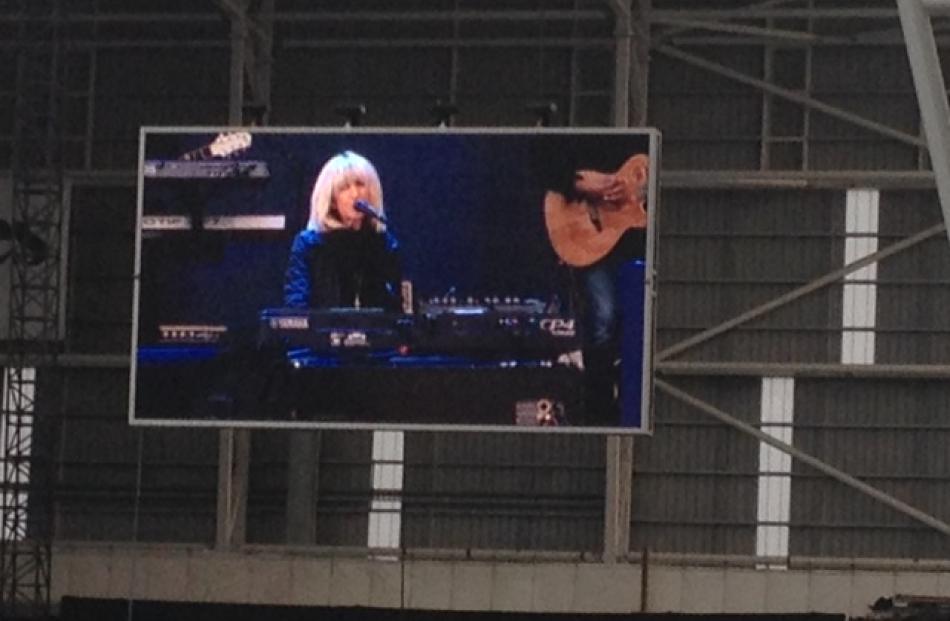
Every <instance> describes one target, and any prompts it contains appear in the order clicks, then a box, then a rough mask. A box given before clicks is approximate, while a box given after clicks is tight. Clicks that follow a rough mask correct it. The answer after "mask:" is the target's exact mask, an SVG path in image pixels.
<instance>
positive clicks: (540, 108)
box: [525, 101, 557, 127]
mask: <svg viewBox="0 0 950 621" xmlns="http://www.w3.org/2000/svg"><path fill="white" fill-rule="evenodd" d="M525 110H527V111H528V112H531V113H532V114H534V117H535V120H534V124H535V126H536V127H550V126H551V125H553V124H554V117H555V115H556V114H557V104H556V103H554V102H553V101H541V102H532V103H529V104H528V105H527V106H525Z"/></svg>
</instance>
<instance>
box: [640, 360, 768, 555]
mask: <svg viewBox="0 0 950 621" xmlns="http://www.w3.org/2000/svg"><path fill="white" fill-rule="evenodd" d="M675 383H676V385H677V386H678V387H680V388H682V389H683V390H687V391H689V392H690V393H692V394H695V395H696V396H697V397H699V398H701V399H704V400H706V401H709V402H710V403H713V404H715V405H716V406H717V407H719V408H722V409H724V410H726V411H728V412H731V413H733V414H734V415H736V416H737V417H739V418H740V419H742V420H744V421H746V422H749V423H754V422H755V421H757V420H758V391H759V383H758V381H756V380H752V379H735V378H732V379H722V378H712V379H689V380H687V379H683V378H678V379H676V381H675ZM656 416H657V422H656V425H657V426H656V432H655V435H654V436H653V437H652V438H642V439H638V440H637V441H636V442H635V444H634V461H635V475H634V484H633V519H632V533H631V547H632V549H634V550H639V549H642V548H648V549H650V550H653V551H660V552H697V553H709V554H753V553H754V552H755V498H756V493H755V490H756V476H757V467H758V450H759V448H758V444H757V443H756V442H755V441H754V440H753V439H752V438H749V437H747V436H744V435H743V434H741V433H739V432H737V431H735V430H734V429H732V428H730V427H727V426H725V425H723V424H721V423H719V422H717V421H715V420H713V419H711V418H709V417H707V416H704V415H703V414H701V413H698V412H697V411H696V410H694V409H692V408H690V407H688V406H685V405H683V404H682V403H680V402H678V401H674V400H672V399H670V398H668V397H666V396H665V394H664V393H658V395H657V415H656Z"/></svg>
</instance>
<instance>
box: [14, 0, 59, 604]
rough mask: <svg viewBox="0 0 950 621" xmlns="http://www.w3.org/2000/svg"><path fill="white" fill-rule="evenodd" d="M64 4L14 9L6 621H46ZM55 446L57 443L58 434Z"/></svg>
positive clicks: (32, 1)
mask: <svg viewBox="0 0 950 621" xmlns="http://www.w3.org/2000/svg"><path fill="white" fill-rule="evenodd" d="M64 4H65V2H62V1H61V0H15V2H14V7H13V8H14V9H15V10H16V11H17V13H16V15H17V19H16V24H17V39H18V40H17V51H16V63H17V83H16V107H15V114H14V117H15V118H14V128H13V149H12V154H11V155H12V159H11V172H12V188H13V192H12V214H11V230H12V233H13V251H12V266H11V275H10V292H9V293H10V295H9V305H10V308H9V311H10V312H9V333H8V342H7V343H8V347H7V350H8V351H7V356H6V363H5V364H6V366H5V368H4V369H3V400H2V401H3V402H2V410H0V415H2V416H0V450H2V451H3V452H2V455H0V460H2V469H0V515H2V523H0V618H8V619H9V618H37V617H47V616H48V615H49V613H50V567H51V543H52V536H53V532H52V530H53V522H52V478H51V477H50V476H49V474H50V473H51V472H52V460H51V455H52V454H53V453H52V448H51V447H50V446H49V443H48V442H44V443H42V444H43V445H44V446H42V447H41V446H40V443H34V442H33V435H34V421H35V420H36V418H35V417H37V418H38V417H40V416H44V414H43V413H42V412H40V411H38V410H37V409H36V408H35V407H34V406H35V395H36V382H37V368H42V367H49V366H51V365H52V362H53V361H54V359H55V356H56V354H57V352H58V351H59V349H60V343H61V336H62V335H61V334H60V327H59V317H60V312H59V309H60V247H61V231H62V220H63V204H64V201H63V194H64V175H63V148H62V143H63V137H62V124H61V122H62V119H63V114H62V113H63V102H64V93H65V54H64V50H63V41H64V33H63V30H64V27H65V23H66V21H65V19H64V16H63V13H62V11H63V5H64ZM51 437H55V434H52V436H51Z"/></svg>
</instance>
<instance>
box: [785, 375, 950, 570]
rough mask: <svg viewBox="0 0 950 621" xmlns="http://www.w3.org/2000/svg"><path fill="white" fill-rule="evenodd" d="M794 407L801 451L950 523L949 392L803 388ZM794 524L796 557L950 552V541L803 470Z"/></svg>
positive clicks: (915, 384) (838, 385) (919, 384)
mask: <svg viewBox="0 0 950 621" xmlns="http://www.w3.org/2000/svg"><path fill="white" fill-rule="evenodd" d="M795 401H796V408H795V411H796V426H795V443H796V445H797V446H798V447H799V448H801V449H802V450H804V451H806V452H808V453H811V454H812V455H814V456H816V457H818V458H819V459H822V460H825V461H827V462H828V463H829V464H831V465H833V466H835V467H838V468H840V469H842V470H844V471H845V472H847V473H849V474H851V475H853V476H856V477H858V478H860V479H862V480H864V481H865V482H867V483H869V484H871V485H873V486H875V487H878V488H879V489H881V490H882V491H885V492H887V493H890V494H893V495H894V496H896V497H897V498H899V499H900V500H902V501H904V502H906V503H909V504H910V505H912V506H914V507H916V508H918V509H921V510H923V511H925V512H929V513H931V514H933V515H935V516H937V517H938V518H945V516H947V515H950V485H948V483H950V461H948V457H947V451H946V447H947V445H948V442H950V426H948V425H947V424H946V421H945V416H944V413H945V412H946V411H947V410H948V409H950V391H948V390H947V388H946V386H945V382H942V381H921V380H918V381H912V380H863V381H856V380H818V379H815V380H799V381H798V382H797V386H796V394H795ZM791 519H792V525H793V529H792V532H793V537H792V553H793V554H803V555H815V556H827V555H843V556H872V555H884V556H888V557H896V558H915V557H919V558H941V557H945V556H946V555H947V553H948V552H950V543H948V542H947V540H946V537H945V536H940V535H939V533H936V532H935V531H933V530H932V529H929V528H927V527H925V526H923V525H921V524H918V523H917V522H915V521H913V520H911V519H910V518H908V517H906V516H905V515H903V514H901V513H898V512H897V511H895V510H894V509H891V508H889V507H887V506H885V505H883V504H881V503H879V502H877V501H875V500H874V499H872V498H870V497H868V496H866V495H864V494H861V493H859V492H857V491H855V490H852V489H850V488H847V487H845V486H844V485H842V484H840V483H838V482H835V481H832V480H830V479H828V478H827V477H818V476H815V473H814V471H812V470H810V469H809V468H807V467H805V466H802V465H801V464H798V463H796V464H795V465H794V476H793V483H792V518H791ZM799 526H801V527H802V528H801V529H799V528H798V527H799ZM908 530H912V531H913V532H914V535H912V536H911V535H908V532H907V531H908ZM898 534H900V535H901V537H898V536H897V535H898Z"/></svg>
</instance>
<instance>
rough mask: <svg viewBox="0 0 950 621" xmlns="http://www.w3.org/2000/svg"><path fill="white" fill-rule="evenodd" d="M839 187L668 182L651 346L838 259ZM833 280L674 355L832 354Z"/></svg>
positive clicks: (836, 289)
mask: <svg viewBox="0 0 950 621" xmlns="http://www.w3.org/2000/svg"><path fill="white" fill-rule="evenodd" d="M843 210H844V193H843V192H840V191H819V190H812V191H788V192H777V191H776V192H762V191H751V190H746V191H740V190H732V191H728V190H719V191H696V190H676V191H669V192H666V193H665V194H664V197H663V213H662V215H661V218H660V222H661V225H660V242H659V245H658V248H659V252H660V255H659V260H658V268H657V269H658V289H657V310H658V319H657V326H658V339H657V342H658V347H659V348H660V349H661V350H662V348H664V347H667V346H670V345H673V344H674V343H676V342H677V341H679V340H681V339H683V338H685V337H687V336H690V335H691V334H694V333H696V332H700V331H702V330H704V329H706V328H710V327H713V326H716V325H718V324H720V323H722V322H724V321H727V320H729V319H732V318H734V317H736V316H738V315H740V314H742V313H743V312H745V311H748V310H750V309H752V308H755V307H756V306H759V305H761V304H763V303H766V302H768V301H770V300H772V299H774V298H776V297H779V296H781V295H784V294H786V293H788V292H790V291H792V290H793V289H795V288H798V287H801V286H803V285H805V284H807V283H809V282H811V281H812V280H814V279H815V278H818V277H819V276H822V275H824V274H826V273H828V272H832V271H834V270H836V269H838V268H840V267H841V265H842V264H843V241H842V238H841V233H840V231H841V229H842V228H843V221H844V214H843ZM840 300H841V294H840V286H830V287H826V288H824V289H821V290H818V291H816V292H814V293H810V294H808V295H807V296H806V297H803V298H801V299H799V300H797V301H795V302H794V303H792V304H789V305H787V306H785V307H782V308H779V309H777V310H775V311H772V312H770V313H769V314H766V315H764V316H762V317H761V318H758V319H756V320H754V321H751V322H749V323H748V324H746V325H743V326H742V327H741V328H740V329H738V330H734V331H731V332H729V333H727V334H724V335H722V336H719V337H716V339H714V340H713V341H711V342H709V343H706V344H703V345H700V346H698V347H696V348H695V349H694V350H692V351H690V352H687V353H685V354H683V355H682V357H681V359H690V360H696V359H705V360H759V361H770V362H783V361H791V360H802V361H816V362H828V361H835V359H836V357H837V355H838V351H839V349H840V336H839V333H838V330H839V329H840V325H841V310H840V308H841V306H840V305H841V302H840Z"/></svg>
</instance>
